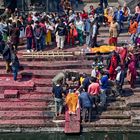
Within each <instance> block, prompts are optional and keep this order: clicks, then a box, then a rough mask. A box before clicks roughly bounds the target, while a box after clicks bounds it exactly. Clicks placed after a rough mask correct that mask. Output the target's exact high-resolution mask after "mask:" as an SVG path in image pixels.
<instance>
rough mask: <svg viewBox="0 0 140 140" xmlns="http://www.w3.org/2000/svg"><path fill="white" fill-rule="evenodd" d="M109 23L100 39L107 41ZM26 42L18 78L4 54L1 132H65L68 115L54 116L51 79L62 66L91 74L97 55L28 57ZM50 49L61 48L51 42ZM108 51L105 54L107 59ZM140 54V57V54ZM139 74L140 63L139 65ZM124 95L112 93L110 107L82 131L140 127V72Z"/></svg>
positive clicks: (0, 89)
mask: <svg viewBox="0 0 140 140" xmlns="http://www.w3.org/2000/svg"><path fill="white" fill-rule="evenodd" d="M106 32H108V28H107V27H101V28H100V31H99V33H100V35H99V36H98V43H101V44H107V42H108V38H107V37H108V34H107V33H106ZM126 39H127V40H129V36H128V34H127V33H123V34H121V37H119V39H118V44H121V42H122V40H126ZM25 48H26V46H25V45H24V46H19V48H18V56H19V60H20V64H21V67H20V71H19V75H18V80H17V81H16V82H15V81H13V75H12V73H9V74H7V73H6V72H5V62H4V61H3V59H2V58H0V132H5V133H8V132H45V131H48V132H56V131H57V132H64V127H65V115H64V114H63V115H62V116H61V117H58V118H56V119H55V120H54V111H55V110H54V98H53V96H52V93H51V91H52V83H51V79H52V78H53V77H54V76H55V74H57V73H58V72H60V71H62V70H69V71H77V72H80V73H83V72H86V73H87V74H89V75H90V74H91V70H92V68H91V65H92V63H93V60H94V58H95V55H91V56H90V55H89V56H86V57H85V56H80V57H78V56H76V57H75V58H73V57H66V58H65V59H64V58H60V59H54V58H52V57H50V58H49V59H47V58H42V57H29V58H26V57H24V56H23V55H24V54H25V51H26V50H25ZM81 49H86V46H85V45H84V46H82V47H80V46H75V47H73V48H71V47H70V46H66V48H65V49H64V51H66V52H75V51H81ZM46 51H50V52H51V51H58V50H57V49H56V48H54V47H53V46H51V47H50V48H46ZM107 56H108V54H103V57H104V63H105V64H106V58H107ZM137 57H139V56H138V55H137ZM105 67H106V66H105ZM137 71H138V74H139V73H140V67H139V66H137ZM123 89H124V92H123V95H122V97H115V96H114V95H113V94H108V97H107V107H106V109H105V110H104V111H102V112H101V111H99V113H98V114H95V112H94V111H93V114H92V121H91V122H90V123H89V122H86V123H83V122H80V123H81V128H82V129H81V131H82V132H89V131H129V132H130V131H137V132H139V131H140V77H139V75H138V76H137V80H136V88H135V89H131V88H130V86H129V84H128V82H127V80H126V79H125V85H124V87H123Z"/></svg>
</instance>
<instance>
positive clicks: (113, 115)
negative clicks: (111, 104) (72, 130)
mask: <svg viewBox="0 0 140 140" xmlns="http://www.w3.org/2000/svg"><path fill="white" fill-rule="evenodd" d="M129 112H130V111H120V110H119V111H118V110H115V111H114V110H113V111H112V110H110V111H104V112H99V113H98V114H95V113H94V114H92V116H91V118H92V120H93V121H94V120H97V119H120V120H121V119H131V115H130V114H129ZM56 119H57V120H65V116H64V115H63V116H58V117H57V118H56Z"/></svg>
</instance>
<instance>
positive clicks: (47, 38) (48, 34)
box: [46, 30, 52, 44]
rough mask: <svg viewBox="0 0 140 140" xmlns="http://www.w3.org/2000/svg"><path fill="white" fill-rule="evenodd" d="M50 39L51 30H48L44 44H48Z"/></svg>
mask: <svg viewBox="0 0 140 140" xmlns="http://www.w3.org/2000/svg"><path fill="white" fill-rule="evenodd" d="M51 41H52V37H51V31H50V30H49V31H48V32H47V34H46V44H48V43H49V44H50V43H51Z"/></svg>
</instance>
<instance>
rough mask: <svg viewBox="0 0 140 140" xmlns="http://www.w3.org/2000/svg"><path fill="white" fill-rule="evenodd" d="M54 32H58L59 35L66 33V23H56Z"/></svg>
mask: <svg viewBox="0 0 140 140" xmlns="http://www.w3.org/2000/svg"><path fill="white" fill-rule="evenodd" d="M55 32H58V35H59V36H65V35H66V25H65V24H64V23H60V24H58V26H57V28H56V31H55Z"/></svg>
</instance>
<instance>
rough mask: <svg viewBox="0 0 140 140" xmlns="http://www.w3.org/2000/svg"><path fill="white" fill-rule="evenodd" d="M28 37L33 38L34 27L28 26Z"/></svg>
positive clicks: (26, 30) (26, 31)
mask: <svg viewBox="0 0 140 140" xmlns="http://www.w3.org/2000/svg"><path fill="white" fill-rule="evenodd" d="M25 33H26V37H33V29H32V26H30V25H28V26H27V27H26V29H25Z"/></svg>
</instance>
